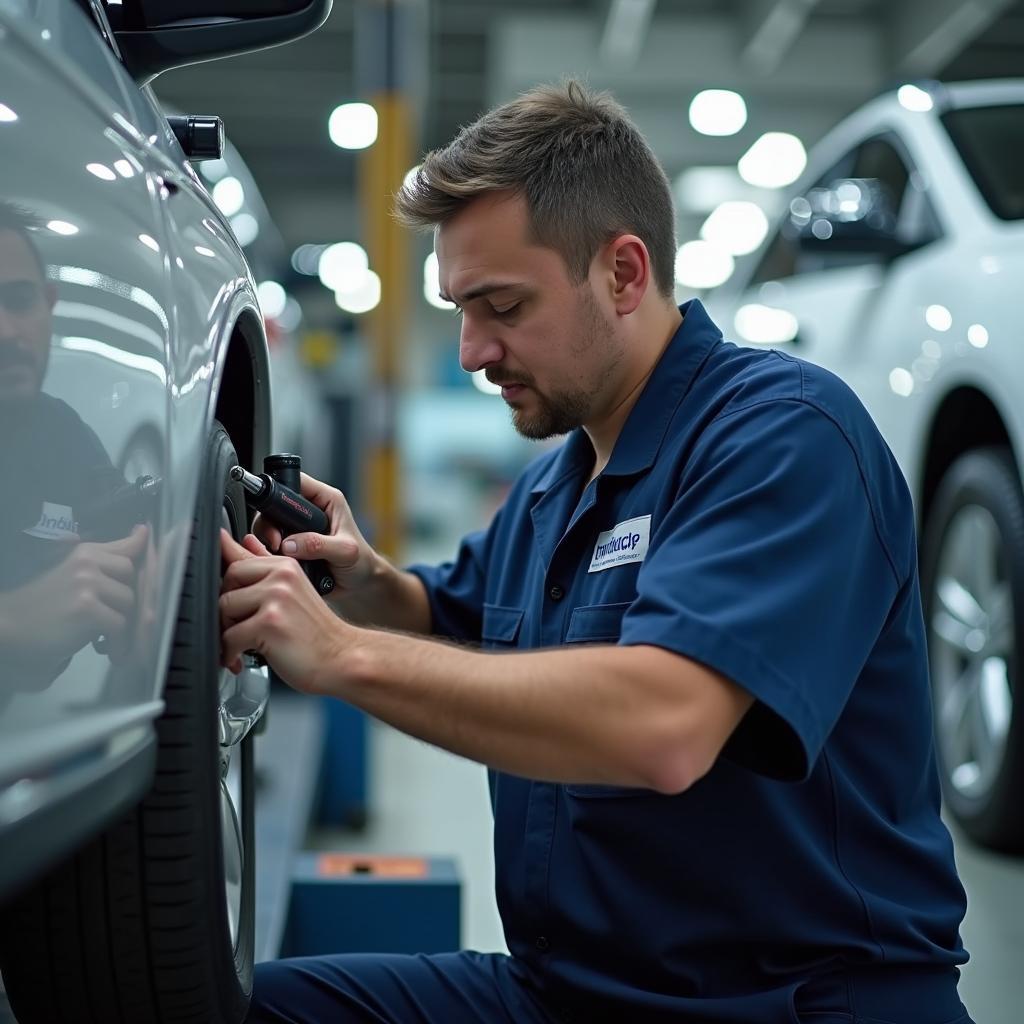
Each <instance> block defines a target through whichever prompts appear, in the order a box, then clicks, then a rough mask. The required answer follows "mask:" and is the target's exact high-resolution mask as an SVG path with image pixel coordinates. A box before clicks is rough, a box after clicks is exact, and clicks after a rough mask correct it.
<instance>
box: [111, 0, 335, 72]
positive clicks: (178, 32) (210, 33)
mask: <svg viewBox="0 0 1024 1024" xmlns="http://www.w3.org/2000/svg"><path fill="white" fill-rule="evenodd" d="M332 3H333V0H272V2H263V3H259V2H249V3H245V2H239V0H219V2H218V0H211V2H209V3H205V4H203V5H202V6H203V7H204V8H205V10H204V11H203V15H202V17H197V16H195V12H193V11H191V10H189V9H188V8H189V7H190V5H189V4H188V3H187V2H186V3H182V4H180V5H179V4H174V3H166V2H165V3H147V2H146V0H129V2H128V3H126V4H125V5H124V8H122V10H123V14H122V15H121V16H120V17H119V18H112V19H111V21H112V22H114V24H113V26H112V27H113V29H114V36H115V38H116V39H117V45H118V47H119V48H120V50H121V56H122V58H123V60H124V63H125V66H126V67H127V68H128V71H129V73H130V74H131V75H132V77H133V78H134V79H135V81H136V82H137V83H138V84H139V85H140V86H144V85H148V84H149V83H150V82H151V81H153V79H154V78H156V76H157V75H159V74H160V73H161V72H163V71H169V70H170V69H171V68H178V67H184V66H186V65H188V64H198V63H200V62H202V61H207V60H216V59H217V58H220V57H229V56H232V55H234V54H239V53H248V52H249V51H251V50H262V49H265V48H266V47H268V46H278V45H280V44H281V43H288V42H292V41H293V40H295V39H299V38H301V37H302V36H305V35H308V34H309V33H310V32H313V31H315V30H316V29H318V28H319V27H320V26H321V25H322V24H323V23H324V22H325V21H326V20H327V16H328V14H330V12H331V6H332ZM193 6H194V5H193ZM111 10H112V11H117V8H111ZM175 14H177V16H175Z"/></svg>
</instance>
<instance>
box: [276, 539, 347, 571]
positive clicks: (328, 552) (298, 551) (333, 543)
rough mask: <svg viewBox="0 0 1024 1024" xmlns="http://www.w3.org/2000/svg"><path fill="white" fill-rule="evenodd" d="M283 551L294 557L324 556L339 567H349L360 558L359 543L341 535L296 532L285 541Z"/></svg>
mask: <svg viewBox="0 0 1024 1024" xmlns="http://www.w3.org/2000/svg"><path fill="white" fill-rule="evenodd" d="M292 544H294V545H295V547H294V548H292V547H291V545H292ZM281 553H282V554H285V555H291V557H292V558H324V559H326V560H327V561H328V562H330V563H331V565H336V566H337V567H338V568H339V569H348V568H350V567H351V566H353V565H355V563H356V560H357V559H358V558H359V545H358V544H356V542H355V541H354V540H353V539H352V538H351V537H344V536H341V535H338V536H331V535H328V534H323V533H295V534H292V536H291V537H289V538H288V539H287V540H286V541H285V542H284V545H283V546H282V548H281Z"/></svg>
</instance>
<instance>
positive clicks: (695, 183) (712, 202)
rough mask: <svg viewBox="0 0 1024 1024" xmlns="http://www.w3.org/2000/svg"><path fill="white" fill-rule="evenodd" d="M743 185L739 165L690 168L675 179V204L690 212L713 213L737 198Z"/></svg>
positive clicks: (743, 187) (744, 186)
mask: <svg viewBox="0 0 1024 1024" xmlns="http://www.w3.org/2000/svg"><path fill="white" fill-rule="evenodd" d="M746 187H747V186H746V185H744V183H743V181H742V179H741V178H740V176H739V173H738V172H737V170H736V165H735V164H731V165H729V166H727V167H688V168H687V169H686V170H685V171H683V172H682V173H681V174H680V175H679V176H678V177H677V178H676V180H675V182H674V184H673V192H674V193H675V199H676V205H677V207H678V208H679V209H680V210H685V211H687V212H689V213H710V212H711V211H712V210H713V209H714V208H715V207H716V206H718V205H719V204H720V203H724V202H725V201H726V200H727V199H735V198H736V195H737V193H741V192H742V191H743V190H744V189H745V188H746Z"/></svg>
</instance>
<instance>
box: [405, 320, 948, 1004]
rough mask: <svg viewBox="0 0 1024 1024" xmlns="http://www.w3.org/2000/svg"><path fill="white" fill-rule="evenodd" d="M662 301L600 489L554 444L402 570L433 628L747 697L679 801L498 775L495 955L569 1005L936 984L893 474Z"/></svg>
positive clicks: (711, 330) (802, 381)
mask: <svg viewBox="0 0 1024 1024" xmlns="http://www.w3.org/2000/svg"><path fill="white" fill-rule="evenodd" d="M682 312H683V314H684V318H683V322H682V325H681V326H680V328H679V330H678V331H677V333H676V334H675V336H674V337H673V338H672V340H671V342H670V344H669V346H668V348H667V349H666V351H665V353H664V355H663V356H662V358H661V360H660V361H659V363H658V366H657V367H656V369H655V371H654V373H653V375H652V376H651V378H650V379H649V381H648V383H647V385H646V387H645V390H644V392H643V394H642V395H641V396H640V398H639V400H638V401H637V404H636V405H635V406H634V408H633V410H632V411H631V413H630V416H629V418H628V420H627V422H626V423H625V425H624V428H623V430H622V433H621V435H620V437H619V439H618V442H617V444H616V446H615V449H614V452H613V453H612V456H611V460H610V461H609V463H608V465H607V467H606V468H605V469H604V471H603V472H602V473H601V474H600V476H599V477H598V478H597V479H596V480H595V481H594V482H592V483H591V484H590V485H589V486H586V487H584V484H585V483H586V481H587V478H588V476H589V474H590V470H591V467H592V465H593V453H592V449H591V446H590V442H589V439H588V438H587V437H586V435H585V434H584V433H583V432H582V431H576V432H575V433H573V434H572V435H570V436H569V438H568V439H567V441H566V443H565V444H564V445H563V446H561V447H560V448H559V449H557V450H555V451H553V452H548V453H546V454H544V455H543V456H541V457H540V458H539V459H537V460H536V461H535V462H534V463H532V464H531V465H530V466H529V467H528V468H527V469H526V470H525V472H524V473H523V474H522V476H521V477H520V478H519V480H518V481H517V482H516V484H515V486H514V487H513V489H512V491H511V493H510V495H509V497H508V500H507V502H506V503H505V505H504V506H503V507H502V509H501V510H500V511H499V512H498V514H497V515H496V517H495V518H494V520H493V522H492V523H491V525H490V527H489V528H488V529H487V530H486V531H483V532H481V533H478V534H474V535H472V536H470V537H468V538H467V539H466V540H465V541H464V542H463V544H462V547H461V549H460V551H459V553H458V556H457V557H456V559H455V561H454V562H451V563H448V564H445V565H442V566H440V567H436V568H426V567H416V568H415V569H414V570H413V571H415V572H416V573H417V574H418V575H419V577H420V578H421V579H422V580H423V582H424V583H425V585H426V587H427V591H428V594H429V598H430V604H431V609H432V613H433V627H434V631H435V632H436V633H437V634H440V635H443V636H448V637H452V638H456V639H458V640H463V641H473V642H479V643H481V644H482V645H483V647H485V648H487V649H490V650H501V651H512V650H517V649H518V650H523V649H532V648H539V647H554V646H559V645H562V644H573V643H585V644H594V643H597V644H653V645H656V646H658V647H662V648H665V649H667V650H670V651H674V652H677V653H679V654H681V655H685V656H686V657H688V658H692V659H695V660H696V661H699V662H702V663H703V664H705V665H708V666H710V667H712V668H714V669H716V670H717V671H719V672H721V673H723V674H724V675H726V676H728V677H729V678H730V679H732V680H734V681H735V682H736V683H738V684H739V685H740V686H742V687H744V688H745V689H747V690H748V691H749V692H750V693H751V694H752V695H753V696H754V698H755V703H754V705H753V707H752V709H751V711H750V712H749V713H748V714H747V716H746V717H745V718H744V720H743V721H742V723H741V724H740V726H739V727H738V729H737V730H736V732H735V733H734V735H733V737H732V738H731V740H730V741H729V743H728V744H727V746H726V749H725V750H724V751H723V754H722V756H721V757H720V758H719V759H718V761H717V763H716V765H715V766H714V768H713V769H712V770H711V772H710V773H709V774H708V775H706V776H705V777H704V778H702V779H700V780H699V781H698V782H697V783H695V784H694V785H693V786H692V787H691V788H690V789H689V790H687V791H686V792H684V793H682V794H680V795H678V796H664V795H659V794H657V793H654V792H651V791H646V790H639V789H629V788H623V787H615V786H593V785H556V784H551V783H546V782H536V781H531V780H528V779H523V778H518V777H514V776H510V775H505V774H500V773H495V774H494V775H492V796H493V805H494V815H495V835H494V839H495V860H496V872H497V890H498V902H499V908H500V911H501V915H502V919H503V922H504V925H505V932H506V937H507V941H508V943H509V948H510V950H511V952H512V953H513V954H515V955H516V956H517V957H519V958H521V959H522V960H523V961H524V963H526V964H527V965H528V966H529V968H530V969H531V970H533V971H535V972H536V975H537V977H538V978H539V979H540V980H541V982H542V983H543V984H544V985H546V986H547V987H548V988H549V989H550V990H551V991H552V992H554V993H556V994H560V995H564V996H565V1001H566V1004H567V1005H575V1006H589V1007H590V1010H586V1011H581V1013H582V1015H581V1016H580V1017H579V1019H587V1020H597V1019H609V1020H622V1021H626V1020H643V1021H660V1020H662V1019H664V1020H682V1021H690V1020H693V1021H701V1022H706V1021H719V1020H721V1021H736V1022H741V1021H742V1022H744V1024H751V1022H753V1021H761V1020H766V1021H767V1020H775V1019H779V1020H784V1021H788V1020H790V1019H791V1018H790V1017H789V1016H788V1014H789V1012H790V1010H789V1009H788V1007H789V1005H790V1002H791V1000H792V999H793V990H794V989H795V988H796V986H797V985H799V984H800V983H801V982H804V981H805V980H806V979H808V978H820V977H823V976H825V975H831V976H832V977H834V978H838V979H840V980H843V979H845V978H846V977H847V976H849V978H853V977H855V976H856V977H865V976H867V977H870V974H871V972H870V970H868V971H867V972H866V974H865V972H864V971H863V970H862V969H863V968H870V967H871V966H872V965H886V966H887V967H891V966H894V965H905V966H909V967H914V968H915V969H916V967H917V966H920V967H921V968H922V969H924V975H923V977H925V978H926V979H929V978H932V977H934V978H935V979H936V987H935V991H936V992H938V991H939V988H941V987H943V986H945V987H947V988H948V985H949V984H950V983H951V984H952V985H954V986H955V977H956V973H957V972H956V970H955V965H957V964H961V963H963V962H964V961H965V960H966V955H965V953H964V951H963V947H962V945H961V942H960V937H959V924H960V922H961V920H962V918H963V914H964V910H965V897H964V892H963V889H962V887H961V885H960V882H959V880H958V878H957V874H956V869H955V866H954V862H953V851H952V843H951V840H950V837H949V834H948V833H947V831H946V829H945V827H944V825H943V824H942V822H941V820H940V818H939V789H938V777H937V771H936V766H935V762H934V753H933V747H932V738H931V712H930V704H929V684H928V669H927V656H926V649H925V633H924V625H923V621H922V613H921V603H920V595H919V590H918V578H917V568H916V566H917V561H916V550H915V536H914V519H913V512H912V508H911V499H910V495H909V493H908V489H907V487H906V483H905V481H904V479H903V477H902V475H901V473H900V470H899V468H898V467H897V465H896V463H895V461H894V459H893V457H892V455H891V453H890V451H889V450H888V448H887V447H886V445H885V443H884V441H883V440H882V438H881V436H880V435H879V433H878V431H877V429H876V428H875V426H874V424H873V423H872V422H871V419H870V417H869V416H868V414H867V413H866V411H865V410H864V408H863V407H862V406H861V404H860V403H859V401H858V400H857V399H856V397H855V396H854V395H853V394H852V392H851V391H850V390H849V389H848V388H847V387H846V386H845V385H844V384H843V383H841V382H840V381H839V380H838V379H837V378H836V377H835V376H833V375H832V374H830V373H828V372H827V371H825V370H823V369H821V368H820V367H816V366H813V365H811V364H808V363H805V362H803V361H801V360H797V359H793V358H791V357H789V356H787V355H783V354H781V353H778V352H769V351H763V350H754V349H744V348H740V347H737V346H735V345H732V344H729V343H726V342H724V341H723V340H722V337H721V334H720V332H719V331H718V329H717V328H716V327H715V326H714V324H713V323H712V322H711V320H710V319H709V318H708V316H707V314H706V312H705V311H704V309H703V307H702V306H701V305H700V303H699V302H697V301H693V302H690V303H688V304H687V305H686V306H684V307H683V309H682ZM565 713H566V715H571V714H573V708H572V707H569V706H567V707H566V709H565ZM932 968H934V969H935V973H934V975H933V974H931V973H930V972H931V970H932ZM855 971H860V973H859V974H855V973H854V972H855ZM949 979H952V982H950V981H949ZM851 985H852V982H851ZM851 985H847V984H846V982H845V981H843V984H842V986H840V987H839V988H837V990H836V991H838V992H849V991H851ZM854 995H855V993H854ZM844 998H845V997H844ZM928 998H929V996H928V985H927V984H926V985H925V986H924V991H923V992H922V993H920V994H918V995H917V996H915V999H917V1000H918V1001H919V1002H920V1001H921V1000H925V1001H926V1000H927V999H928ZM936 998H939V999H941V998H945V997H939V996H937V997H936ZM920 1005H921V1016H920V1017H919V1018H916V1019H920V1020H926V1019H928V1018H927V1015H926V1010H925V1008H924V1004H923V1002H922V1003H920ZM936 1006H938V1003H936ZM588 1014H589V1016H588ZM631 1014H632V1015H633V1016H630V1015H631ZM951 1017H952V1015H950V1016H949V1017H946V1018H941V1017H938V1016H937V1017H936V1018H935V1019H951Z"/></svg>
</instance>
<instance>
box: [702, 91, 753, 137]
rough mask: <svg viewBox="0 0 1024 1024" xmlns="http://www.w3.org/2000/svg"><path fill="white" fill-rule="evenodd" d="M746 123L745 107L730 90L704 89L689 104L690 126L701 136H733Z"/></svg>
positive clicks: (738, 96)
mask: <svg viewBox="0 0 1024 1024" xmlns="http://www.w3.org/2000/svg"><path fill="white" fill-rule="evenodd" d="M746 123H747V105H746V103H744V102H743V97H742V96H741V95H740V94H739V93H738V92H732V91H731V90H730V89H705V90H704V91H703V92H699V93H697V95H696V96H694V97H693V101H692V102H691V103H690V124H691V125H693V127H694V129H695V130H696V131H698V132H700V133H701V135H735V134H736V133H737V132H738V131H739V130H740V129H741V128H742V127H743V126H744V125H745V124H746Z"/></svg>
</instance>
